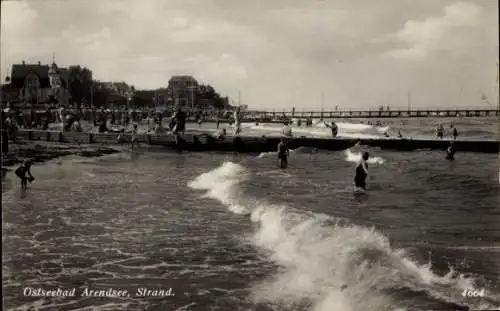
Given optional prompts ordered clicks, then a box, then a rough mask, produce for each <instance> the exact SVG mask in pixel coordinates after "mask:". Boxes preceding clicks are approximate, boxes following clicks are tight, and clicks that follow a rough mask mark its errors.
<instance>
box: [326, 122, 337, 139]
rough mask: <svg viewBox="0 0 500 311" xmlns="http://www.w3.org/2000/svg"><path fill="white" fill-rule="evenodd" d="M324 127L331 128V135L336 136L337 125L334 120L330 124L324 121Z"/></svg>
mask: <svg viewBox="0 0 500 311" xmlns="http://www.w3.org/2000/svg"><path fill="white" fill-rule="evenodd" d="M324 123H325V125H326V127H327V128H329V129H331V130H332V137H334V138H335V137H337V134H338V132H339V127H338V126H337V124H336V123H335V122H333V121H332V123H331V124H328V123H326V122H324Z"/></svg>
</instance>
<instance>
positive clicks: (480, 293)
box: [462, 288, 484, 297]
mask: <svg viewBox="0 0 500 311" xmlns="http://www.w3.org/2000/svg"><path fill="white" fill-rule="evenodd" d="M462 296H464V297H484V288H483V289H481V290H474V289H465V290H464V291H463V292H462Z"/></svg>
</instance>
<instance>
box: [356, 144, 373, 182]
mask: <svg viewBox="0 0 500 311" xmlns="http://www.w3.org/2000/svg"><path fill="white" fill-rule="evenodd" d="M369 157H370V154H369V153H368V152H363V156H362V158H361V161H359V163H358V166H357V167H356V176H355V177H354V185H355V186H356V188H358V189H363V190H366V177H368V164H367V163H366V162H367V161H368V158H369Z"/></svg>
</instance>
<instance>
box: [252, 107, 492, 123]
mask: <svg viewBox="0 0 500 311" xmlns="http://www.w3.org/2000/svg"><path fill="white" fill-rule="evenodd" d="M498 116H500V110H498V109H491V108H489V109H486V108H483V109H479V108H478V109H435V108H434V109H413V110H383V111H380V110H335V111H295V112H292V111H286V112H285V111H281V112H276V111H272V112H270V111H247V112H245V117H244V119H248V120H256V121H259V120H264V119H270V120H273V119H292V118H298V119H308V118H310V119H342V118H346V119H349V118H432V117H434V118H456V117H472V118H484V117H498Z"/></svg>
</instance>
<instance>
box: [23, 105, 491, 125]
mask: <svg viewBox="0 0 500 311" xmlns="http://www.w3.org/2000/svg"><path fill="white" fill-rule="evenodd" d="M47 110H48V111H50V113H51V114H57V109H55V108H54V109H52V108H49V109H32V108H24V109H16V111H18V112H19V111H22V112H23V113H24V114H27V113H30V112H32V111H34V112H36V113H37V114H41V113H45V112H47ZM65 111H66V112H72V113H75V114H80V115H82V116H85V115H93V116H95V115H96V114H97V115H103V114H104V115H105V114H108V115H110V114H112V115H115V116H116V117H121V116H122V115H124V114H132V115H137V116H144V117H147V116H150V117H152V116H153V115H157V114H158V113H160V114H162V116H164V117H169V116H171V115H172V114H173V112H174V111H173V109H166V110H161V111H158V110H156V109H151V108H136V109H117V110H109V109H108V110H94V109H81V110H79V111H77V110H76V109H65ZM185 111H186V113H187V115H188V118H195V117H196V116H200V117H201V118H202V119H204V120H210V119H216V118H220V119H228V118H231V117H232V113H231V112H230V111H228V110H190V109H187V110H185ZM498 116H500V110H498V109H493V108H468V109H466V108H416V109H410V110H404V109H398V110H375V109H364V110H363V109H339V110H329V111H328V110H327V111H313V110H309V111H297V110H296V111H263V110H248V111H242V112H241V118H242V120H243V121H261V122H265V121H271V120H284V119H291V118H301V119H308V118H311V119H323V118H325V119H328V118H430V117H440V118H449V117H473V118H481V117H498Z"/></svg>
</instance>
